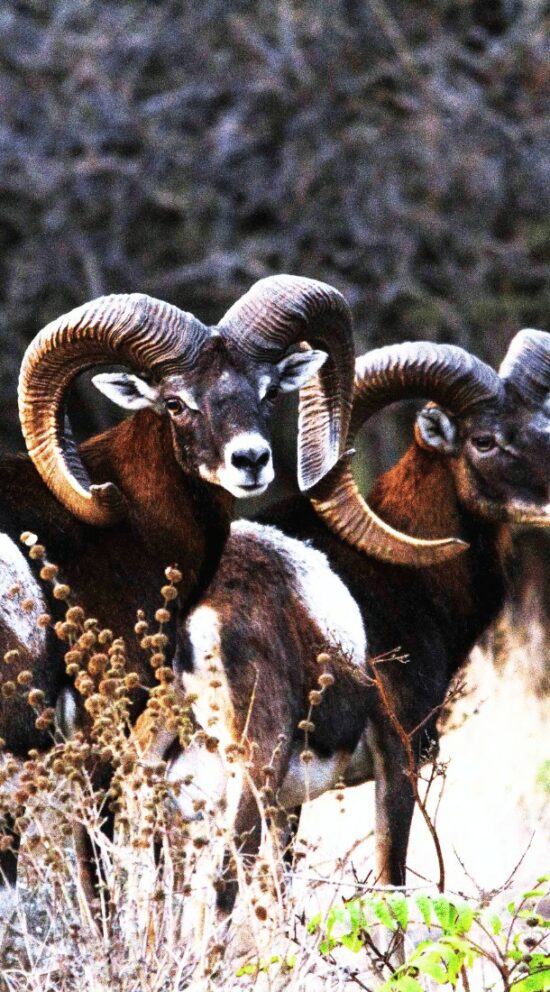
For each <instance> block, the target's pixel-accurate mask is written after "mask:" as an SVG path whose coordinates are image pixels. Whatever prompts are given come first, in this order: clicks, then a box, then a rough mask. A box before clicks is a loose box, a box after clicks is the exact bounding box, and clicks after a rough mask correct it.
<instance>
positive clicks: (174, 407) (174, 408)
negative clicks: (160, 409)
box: [164, 396, 184, 416]
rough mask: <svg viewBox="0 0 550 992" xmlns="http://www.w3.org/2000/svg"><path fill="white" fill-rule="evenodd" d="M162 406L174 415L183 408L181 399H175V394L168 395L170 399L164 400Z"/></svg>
mask: <svg viewBox="0 0 550 992" xmlns="http://www.w3.org/2000/svg"><path fill="white" fill-rule="evenodd" d="M164 406H165V407H166V409H167V410H168V413H171V414H173V415H175V416H177V415H178V413H181V412H182V410H183V409H184V404H183V403H182V401H181V400H178V399H176V397H175V396H172V397H170V399H168V400H165V401H164Z"/></svg>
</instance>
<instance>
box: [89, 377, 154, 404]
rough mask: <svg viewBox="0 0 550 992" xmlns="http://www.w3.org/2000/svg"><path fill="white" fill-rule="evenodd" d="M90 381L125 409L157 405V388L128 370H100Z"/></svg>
mask: <svg viewBox="0 0 550 992" xmlns="http://www.w3.org/2000/svg"><path fill="white" fill-rule="evenodd" d="M92 382H93V384H94V386H95V388H96V389H99V392H100V393H103V395H104V396H107V397H108V399H110V400H112V402H113V403H116V404H117V406H121V407H123V408H124V409H125V410H143V409H144V407H147V406H148V407H154V408H156V407H157V404H158V397H159V393H158V390H157V389H155V387H154V386H150V385H149V384H148V383H147V382H144V380H143V379H139V378H138V376H137V375H130V374H129V373H128V372H102V373H101V374H100V375H94V377H93V379H92Z"/></svg>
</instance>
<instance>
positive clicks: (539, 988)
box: [513, 968, 550, 992]
mask: <svg viewBox="0 0 550 992" xmlns="http://www.w3.org/2000/svg"><path fill="white" fill-rule="evenodd" d="M513 989H514V992H548V989H550V968H544V969H543V971H539V972H536V974H534V975H527V976H526V977H525V978H522V979H521V981H520V982H515V983H514V986H513Z"/></svg>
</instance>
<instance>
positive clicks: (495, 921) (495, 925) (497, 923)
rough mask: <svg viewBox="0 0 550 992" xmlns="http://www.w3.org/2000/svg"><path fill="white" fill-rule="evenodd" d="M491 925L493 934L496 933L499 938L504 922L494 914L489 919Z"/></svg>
mask: <svg viewBox="0 0 550 992" xmlns="http://www.w3.org/2000/svg"><path fill="white" fill-rule="evenodd" d="M489 923H490V924H491V927H492V930H493V933H494V935H495V937H498V935H499V933H500V932H501V930H502V920H501V918H500V916H497V914H496V913H493V914H492V915H491V916H490V917H489Z"/></svg>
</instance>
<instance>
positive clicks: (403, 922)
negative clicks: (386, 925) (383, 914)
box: [388, 896, 409, 930]
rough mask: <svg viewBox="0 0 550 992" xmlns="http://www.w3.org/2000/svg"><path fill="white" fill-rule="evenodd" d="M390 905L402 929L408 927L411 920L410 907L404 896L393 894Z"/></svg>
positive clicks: (389, 900)
mask: <svg viewBox="0 0 550 992" xmlns="http://www.w3.org/2000/svg"><path fill="white" fill-rule="evenodd" d="M388 903H389V907H390V909H391V911H392V913H393V915H394V916H395V919H396V920H397V922H398V923H399V926H400V927H401V929H402V930H406V929H407V924H408V922H409V907H408V904H407V900H406V899H405V897H404V896H392V898H391V899H388Z"/></svg>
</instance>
